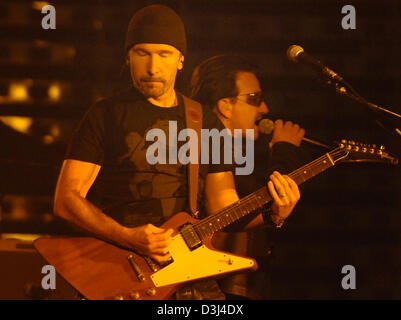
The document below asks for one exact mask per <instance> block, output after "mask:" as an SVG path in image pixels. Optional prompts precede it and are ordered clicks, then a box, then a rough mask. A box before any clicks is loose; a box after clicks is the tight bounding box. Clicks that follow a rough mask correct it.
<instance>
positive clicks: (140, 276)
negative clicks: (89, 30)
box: [127, 254, 145, 282]
mask: <svg viewBox="0 0 401 320" xmlns="http://www.w3.org/2000/svg"><path fill="white" fill-rule="evenodd" d="M127 259H128V262H129V264H130V265H131V267H132V269H133V270H134V272H135V274H136V276H137V277H138V280H139V281H141V282H143V281H145V276H144V275H143V273H142V270H141V269H140V268H139V266H138V265H137V264H136V263H135V261H134V259H133V256H132V254H129V255H128V256H127Z"/></svg>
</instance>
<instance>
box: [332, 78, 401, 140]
mask: <svg viewBox="0 0 401 320" xmlns="http://www.w3.org/2000/svg"><path fill="white" fill-rule="evenodd" d="M326 84H327V85H328V86H331V87H334V89H335V91H336V93H337V94H339V95H342V96H346V97H348V98H349V99H351V100H354V101H356V102H358V103H360V104H362V105H365V106H367V107H368V108H369V110H371V111H372V112H374V113H376V114H378V115H379V116H381V117H383V118H385V119H387V120H389V121H387V122H392V125H391V126H390V125H388V127H387V128H386V126H385V125H384V124H383V123H382V121H381V120H376V123H377V124H378V125H379V126H380V127H382V128H383V129H386V130H387V131H389V132H391V133H392V134H394V135H396V136H398V137H399V138H401V115H399V114H397V113H395V112H393V111H390V110H387V109H385V108H383V107H379V106H377V105H375V104H374V103H372V102H369V101H367V100H366V99H365V98H363V97H362V96H361V95H360V94H359V93H358V92H356V90H355V89H354V88H352V86H351V85H350V84H349V83H348V82H347V81H345V80H342V81H341V82H337V81H333V80H332V79H327V81H326ZM389 127H390V128H391V129H389Z"/></svg>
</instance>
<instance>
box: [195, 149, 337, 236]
mask: <svg viewBox="0 0 401 320" xmlns="http://www.w3.org/2000/svg"><path fill="white" fill-rule="evenodd" d="M332 166H334V161H333V159H332V157H331V156H330V154H329V153H326V154H325V155H323V156H321V157H320V158H318V159H316V160H314V161H312V162H310V163H308V164H306V165H304V166H302V167H300V168H298V169H297V170H295V171H293V172H291V173H290V174H289V175H288V176H289V177H290V178H291V179H293V180H294V181H295V182H296V183H297V184H298V185H300V184H302V183H304V182H305V181H307V180H309V179H310V178H312V177H314V176H316V175H318V174H319V173H321V172H323V171H325V170H327V169H328V168H330V167H332ZM270 201H272V198H271V196H270V194H269V192H268V191H267V188H266V187H262V188H260V189H258V190H256V191H255V192H253V193H251V194H250V195H248V196H246V197H244V198H242V199H240V200H238V201H237V202H234V203H233V204H231V205H230V206H228V207H226V208H224V209H223V210H221V211H219V212H218V213H216V214H214V215H211V216H208V217H206V218H204V219H202V220H201V221H199V222H198V223H196V224H195V225H194V226H193V227H194V229H195V230H196V232H197V233H198V235H199V236H200V238H201V239H204V238H207V237H209V236H211V235H212V234H214V233H215V232H217V231H221V230H222V229H224V228H225V227H227V226H229V225H230V224H232V223H234V222H235V221H237V220H239V219H241V218H242V217H245V216H246V215H248V214H250V213H252V212H254V211H255V210H257V209H260V208H261V207H263V206H264V205H265V204H267V203H269V202H270Z"/></svg>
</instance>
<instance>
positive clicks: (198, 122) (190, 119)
mask: <svg viewBox="0 0 401 320" xmlns="http://www.w3.org/2000/svg"><path fill="white" fill-rule="evenodd" d="M181 96H182V98H183V100H184V105H185V120H186V124H187V128H188V129H193V130H195V132H196V134H197V136H198V146H197V147H198V159H197V160H198V161H196V163H192V162H191V161H190V162H189V164H188V171H187V176H188V189H189V208H190V210H191V214H192V215H193V216H194V217H195V218H197V217H198V214H199V212H198V189H199V188H198V187H199V183H198V181H199V159H200V151H201V129H202V106H201V104H200V103H199V102H196V101H194V100H192V99H190V98H187V97H185V96H184V95H181Z"/></svg>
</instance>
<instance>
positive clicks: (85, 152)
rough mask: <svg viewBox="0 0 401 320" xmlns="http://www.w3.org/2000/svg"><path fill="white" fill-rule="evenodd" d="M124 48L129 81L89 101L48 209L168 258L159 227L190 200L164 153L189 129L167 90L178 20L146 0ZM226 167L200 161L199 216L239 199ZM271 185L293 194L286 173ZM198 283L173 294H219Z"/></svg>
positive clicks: (180, 53) (182, 177)
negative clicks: (154, 149) (160, 146)
mask: <svg viewBox="0 0 401 320" xmlns="http://www.w3.org/2000/svg"><path fill="white" fill-rule="evenodd" d="M125 49H126V51H127V59H126V63H127V65H128V66H129V68H130V72H131V78H132V84H133V86H132V88H130V89H129V90H127V91H124V92H121V93H119V94H116V95H114V96H112V97H110V98H107V99H104V100H101V101H99V102H97V103H95V104H94V105H93V106H92V107H91V108H90V109H89V110H88V112H87V113H86V114H85V116H84V118H83V119H82V120H81V122H80V123H79V125H78V127H77V129H76V130H75V132H74V134H73V137H72V139H71V142H70V144H69V147H68V150H67V153H66V156H65V160H64V162H63V166H62V169H61V172H60V176H59V180H58V183H57V188H56V193H55V201H54V213H55V215H57V216H59V217H61V218H63V219H65V220H67V221H69V222H71V223H72V224H75V225H77V226H78V227H80V228H81V229H84V230H86V231H88V232H89V233H91V234H94V235H96V237H98V238H101V239H104V240H106V241H109V242H113V243H115V244H117V245H119V246H122V247H125V248H129V249H132V250H134V251H136V252H138V253H140V254H142V255H145V256H149V257H151V258H153V260H155V261H157V262H158V263H160V264H163V263H166V262H169V261H171V260H170V258H171V255H170V253H169V245H170V244H171V242H172V234H173V232H174V230H173V229H170V228H168V229H165V228H161V227H160V226H161V225H162V224H163V223H164V222H166V221H167V220H169V218H170V217H172V216H173V215H174V214H176V213H178V212H180V211H185V212H191V210H190V207H191V208H192V207H193V206H192V205H191V206H190V203H189V202H190V201H189V191H188V189H189V186H188V182H187V178H188V177H187V175H188V174H187V165H186V164H183V163H181V162H180V161H178V162H177V161H176V160H177V154H175V161H174V154H173V156H172V155H171V153H170V152H169V151H170V150H174V147H176V148H175V150H179V149H180V146H182V145H183V144H184V141H180V142H177V139H175V140H174V139H172V136H173V135H172V132H173V131H174V132H175V135H177V132H182V130H183V129H185V128H186V127H187V124H186V116H185V105H184V101H188V100H186V98H184V97H183V96H182V95H181V94H180V93H178V92H176V91H175V89H174V85H175V78H176V75H177V72H178V71H179V70H181V69H182V68H183V63H184V55H185V54H186V37H185V30H184V25H183V23H182V21H181V19H180V17H179V16H178V15H177V14H176V13H175V12H174V11H173V10H172V9H170V8H168V7H166V6H161V5H152V6H148V7H145V8H143V9H141V10H139V11H138V12H136V13H135V15H134V16H133V17H132V19H131V21H130V22H129V26H128V30H127V33H126V41H125ZM185 103H187V102H185ZM201 119H202V128H204V129H209V130H211V129H215V128H216V129H218V130H219V131H221V130H223V129H224V125H223V124H222V123H221V121H220V120H219V119H218V118H217V117H216V116H215V114H214V113H213V112H212V111H211V110H207V109H204V110H203V116H202V118H201ZM197 121H198V122H199V118H198V119H197ZM195 122H196V121H195ZM171 128H173V131H172V130H171ZM149 132H153V133H154V132H157V133H163V134H164V137H167V138H165V139H164V143H165V145H164V147H165V148H166V149H164V150H165V151H166V150H169V151H168V152H167V153H168V156H169V158H168V159H167V161H164V162H163V161H160V162H152V161H150V160H149V159H150V158H149V150H150V149H151V148H150V147H151V146H152V145H153V141H154V140H152V142H149V141H150V140H149V139H148V135H149ZM174 144H176V145H174ZM159 153H160V151H159ZM159 153H158V155H157V157H159V156H161V154H159ZM210 153H211V149H210ZM171 157H172V158H171ZM209 159H212V157H211V156H210V154H209ZM231 169H232V165H231V164H223V163H219V164H204V163H201V164H199V175H198V180H199V183H198V184H197V185H198V186H199V191H198V193H197V195H198V198H197V200H198V207H200V205H201V204H204V203H207V206H206V207H207V214H213V213H216V212H218V211H220V210H221V209H222V208H225V207H227V206H229V205H230V204H232V203H234V202H236V201H237V200H238V196H237V193H236V190H235V184H234V179H233V174H232V172H231ZM274 185H275V187H276V189H277V190H278V191H279V192H283V193H284V192H285V193H286V194H287V195H288V196H289V197H288V199H292V198H291V196H292V190H291V187H290V186H289V185H288V183H286V181H285V180H283V181H279V180H278V181H275V182H274ZM195 194H196V193H195ZM275 199H278V196H277V194H275ZM280 201H282V200H280ZM294 201H295V202H296V201H297V199H295V198H294V199H293V200H291V201H290V200H289V201H288V203H287V202H286V203H285V204H281V205H282V206H284V207H285V206H290V205H294V203H293V202H294ZM192 212H194V211H193V210H192ZM278 218H280V214H279V216H278ZM125 263H127V261H125ZM131 263H132V262H131ZM204 263H205V265H207V264H208V261H204ZM56 268H57V266H56ZM131 271H132V270H131ZM137 271H138V270H136V272H137ZM67 280H68V279H67ZM99 281H101V279H100V280H99ZM197 283H198V286H197V284H195V285H194V286H190V287H186V288H187V290H184V291H181V292H180V294H179V297H180V298H186V299H222V298H224V295H223V294H222V293H221V291H220V290H219V288H218V287H217V286H215V282H214V281H209V282H208V281H206V282H204V281H198V282H197ZM202 283H203V284H205V283H206V285H205V286H204V285H202ZM157 290H158V289H156V291H157ZM80 291H81V290H80ZM81 292H82V291H81ZM204 292H207V295H205V294H204ZM146 294H148V295H152V292H150V293H149V292H148V293H146Z"/></svg>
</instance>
